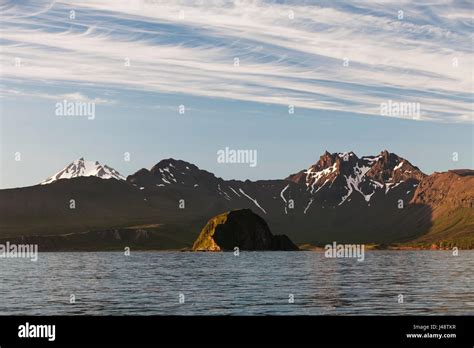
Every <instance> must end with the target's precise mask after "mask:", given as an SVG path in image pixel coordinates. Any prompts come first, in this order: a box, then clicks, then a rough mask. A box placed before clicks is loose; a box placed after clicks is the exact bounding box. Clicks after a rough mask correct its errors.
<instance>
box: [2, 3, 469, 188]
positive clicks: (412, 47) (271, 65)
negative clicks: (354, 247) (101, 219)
mask: <svg viewBox="0 0 474 348" xmlns="http://www.w3.org/2000/svg"><path fill="white" fill-rule="evenodd" d="M1 4H2V5H1V7H0V8H1V16H0V20H1V21H2V23H3V25H2V28H1V29H0V30H1V31H0V33H1V36H0V44H1V55H0V57H1V59H0V63H1V75H2V84H1V86H0V95H1V98H0V103H1V139H0V146H1V166H2V167H1V174H2V175H1V182H0V187H1V188H7V187H18V186H28V185H33V184H36V183H38V182H40V181H42V180H43V179H45V178H46V177H48V176H50V175H51V174H53V173H55V172H57V171H59V170H60V169H62V168H63V167H64V166H65V165H66V164H68V163H69V162H71V161H72V160H74V159H77V158H79V157H85V158H86V159H89V160H98V161H100V162H101V163H106V164H108V165H110V166H112V167H114V168H115V169H117V170H119V171H120V172H121V173H122V174H124V175H128V174H131V173H133V172H134V171H136V170H138V169H140V168H142V167H146V168H150V167H151V166H152V165H154V164H155V163H156V162H158V161H159V160H161V159H163V158H169V157H173V158H179V159H183V160H187V161H189V162H192V163H195V164H196V165H198V166H199V167H201V168H203V169H206V170H209V171H212V172H213V173H215V174H216V175H217V176H221V177H224V178H226V179H231V178H235V179H252V180H254V179H266V178H282V177H285V176H287V175H288V174H290V173H293V172H296V171H298V170H300V169H303V168H307V167H308V166H309V165H311V164H313V163H314V162H315V161H316V160H317V159H318V158H319V156H320V155H321V154H322V153H323V152H324V151H325V150H326V149H327V150H329V151H330V152H344V151H349V150H352V151H354V152H356V154H358V155H359V156H362V155H372V154H374V155H375V154H377V153H379V152H380V151H381V150H383V149H388V150H389V151H391V152H395V153H397V154H399V155H400V156H402V157H405V158H406V159H408V160H409V161H410V162H412V163H413V164H414V165H417V166H418V167H420V169H421V170H423V171H424V172H426V173H431V172H433V171H443V170H447V169H452V168H472V167H473V113H472V71H473V52H472V51H473V48H472V39H473V36H472V35H473V34H472V31H473V30H472V29H473V24H472V18H471V16H472V6H470V5H469V2H467V1H466V2H464V1H453V2H452V1H442V0H439V1H435V2H434V3H431V4H430V6H426V5H423V4H422V3H417V2H415V3H413V2H412V1H406V2H405V1H382V2H377V3H374V2H368V1H350V2H343V1H337V2H330V1H318V2H311V1H215V2H211V1H204V2H200V1H158V0H144V1H138V0H136V1H135V0H128V1H114V2H113V5H111V3H110V2H107V1H101V0H91V1H80V2H79V1H77V2H76V1H68V2H61V1H56V2H51V1H35V2H28V1H21V2H10V1H6V2H2V3H1ZM70 11H74V16H75V18H73V19H71V18H70V16H71V12H70ZM400 11H402V12H400ZM236 58H237V59H238V63H239V64H238V65H236ZM18 62H20V63H18ZM125 62H130V65H129V66H125ZM15 63H16V65H15ZM65 99H66V100H68V101H78V102H90V103H94V104H95V107H96V112H95V114H96V116H95V118H94V119H93V120H88V119H87V118H84V117H58V116H56V115H55V105H56V103H58V102H61V101H63V100H65ZM388 100H392V101H394V102H408V103H419V105H420V110H421V113H420V115H419V117H417V118H414V117H412V115H398V116H396V117H393V116H392V117H387V116H383V115H381V114H380V105H381V103H386V102H387V101H388ZM179 105H184V106H185V108H186V112H185V113H184V114H179V112H178V107H179ZM289 105H294V107H295V113H294V114H289V113H288V106H289ZM225 147H229V148H233V149H255V150H257V153H258V165H257V166H256V167H255V168H252V167H249V166H248V165H246V164H225V165H223V164H219V163H217V161H216V157H217V156H216V153H217V151H218V150H219V149H223V148H225ZM17 152H20V153H21V161H15V153H17ZM125 152H129V153H130V155H131V161H130V162H126V161H124V153H125ZM453 152H457V153H458V161H457V162H455V161H453Z"/></svg>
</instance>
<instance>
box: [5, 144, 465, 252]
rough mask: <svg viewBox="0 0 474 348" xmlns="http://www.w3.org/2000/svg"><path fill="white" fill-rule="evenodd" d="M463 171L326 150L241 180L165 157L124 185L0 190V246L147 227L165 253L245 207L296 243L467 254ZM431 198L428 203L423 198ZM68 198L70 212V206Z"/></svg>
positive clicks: (95, 180) (78, 183) (74, 183)
mask: <svg viewBox="0 0 474 348" xmlns="http://www.w3.org/2000/svg"><path fill="white" fill-rule="evenodd" d="M471 172H473V171H470V170H466V169H464V170H453V171H450V172H443V173H441V174H439V175H441V179H439V178H438V179H436V180H435V179H433V178H436V176H437V175H438V173H435V174H432V175H426V174H424V173H423V172H421V171H420V170H419V169H418V167H416V166H414V165H412V164H411V163H410V162H409V161H407V160H406V159H404V158H402V157H399V156H397V155H396V154H392V153H389V152H388V151H386V150H385V151H382V152H381V153H380V154H379V155H376V156H362V157H360V158H359V157H357V155H355V153H353V152H346V153H332V154H331V153H329V152H327V151H326V152H325V153H324V154H323V155H322V156H321V157H320V158H319V160H318V161H317V162H316V163H315V164H313V165H311V166H309V167H308V168H307V169H303V170H301V171H299V172H297V173H295V174H291V175H289V176H287V177H286V178H283V179H271V180H257V181H250V180H245V181H242V180H224V179H222V178H219V177H216V176H215V175H214V174H213V173H210V172H208V171H206V170H203V169H200V168H199V167H197V166H196V165H194V164H192V163H189V162H186V161H182V160H175V159H172V158H169V159H163V160H161V161H159V162H157V163H156V164H155V165H153V166H152V167H151V168H150V169H146V168H142V169H139V170H137V171H136V172H135V173H133V174H131V175H129V176H127V178H126V180H119V179H115V180H112V179H107V180H105V179H101V178H99V177H94V176H79V177H74V178H71V179H67V180H56V181H54V182H52V183H51V184H48V185H36V186H30V187H25V188H17V189H7V190H0V214H1V218H2V224H1V225H0V238H1V237H2V236H3V237H8V236H27V235H46V234H48V235H49V234H58V233H65V232H70V233H76V232H87V231H101V230H102V231H103V230H110V229H114V228H127V229H128V228H132V227H133V226H136V225H146V226H155V227H153V228H152V229H153V230H152V231H149V232H150V236H154V237H153V238H158V237H157V236H166V238H167V239H166V245H168V246H169V245H170V243H171V244H172V242H170V240H169V239H170V238H171V239H172V240H173V238H178V237H179V238H178V239H176V243H177V244H176V246H177V247H178V246H183V243H184V244H185V245H189V244H190V243H192V241H193V240H195V237H196V234H197V233H198V232H199V231H200V229H201V228H202V227H203V225H204V224H205V223H206V222H207V221H208V220H209V217H211V216H216V215H218V214H220V213H222V212H225V211H231V210H234V209H252V210H253V211H254V212H255V213H257V214H260V215H261V216H262V217H264V218H265V220H267V221H268V223H269V224H270V225H271V228H272V230H274V231H275V232H276V233H278V234H287V235H288V236H289V237H290V238H291V239H292V240H293V241H295V242H296V243H310V244H314V245H320V244H323V243H326V242H331V241H334V240H338V241H347V242H359V243H382V244H387V243H404V242H407V241H413V240H419V241H420V243H428V242H430V243H431V242H436V243H437V242H438V241H443V242H445V243H458V244H462V243H465V245H468V246H470V245H471V244H470V243H471V239H470V238H471V237H470V236H471V235H472V234H473V233H474V228H473V227H472V225H471V218H472V216H473V213H472V211H473V210H472V198H471V196H469V194H471V191H470V190H469V189H468V188H465V186H469V185H472V178H473V176H472V175H471V174H470V173H471ZM454 181H459V182H458V183H457V184H456V185H454V186H453V188H455V189H452V190H447V191H443V190H444V188H446V187H448V186H449V187H451V186H450V185H451V184H452V182H454ZM448 184H449V185H448ZM420 185H422V187H421V188H420ZM439 192H442V193H443V196H442V197H445V198H444V200H445V201H446V202H444V203H443V200H441V201H440V199H439V197H441V196H439V197H438V196H437V195H438V194H439ZM465 193H467V194H468V195H467V196H466V195H465ZM432 194H433V195H434V196H433V197H435V198H436V199H434V198H433V199H430V200H426V199H422V197H431V196H430V195H432ZM472 195H473V196H474V193H473V194H472ZM71 199H74V201H75V204H76V206H77V208H76V209H75V210H72V209H70V208H69V202H70V200H71ZM440 202H441V203H440ZM158 225H159V226H160V227H159V228H158V227H156V226H158ZM452 225H455V228H453V227H452ZM433 231H434V232H433ZM435 232H436V233H435ZM433 233H434V235H433ZM423 236H427V238H425V239H420V238H422V237H423ZM160 238H161V237H160ZM453 238H454V239H453ZM472 243H473V244H472V245H473V246H474V241H472ZM157 244H159V242H157V243H155V244H153V245H157ZM462 245H464V244H462Z"/></svg>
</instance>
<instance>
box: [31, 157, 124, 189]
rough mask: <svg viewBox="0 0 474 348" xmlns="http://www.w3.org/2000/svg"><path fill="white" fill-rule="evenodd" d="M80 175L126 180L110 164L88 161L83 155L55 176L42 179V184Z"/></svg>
mask: <svg viewBox="0 0 474 348" xmlns="http://www.w3.org/2000/svg"><path fill="white" fill-rule="evenodd" d="M80 176H95V177H98V178H101V179H117V180H125V177H124V176H122V175H121V174H120V173H119V172H118V171H116V170H115V169H113V168H111V167H109V166H108V165H102V164H100V163H99V162H97V161H95V162H94V161H86V160H84V158H82V157H81V158H79V159H78V160H75V161H74V162H72V163H70V164H69V165H67V166H66V167H65V168H64V169H62V170H61V171H59V172H57V173H56V174H54V175H53V176H51V177H49V178H47V179H46V180H44V181H42V182H41V183H40V184H41V185H45V184H51V183H52V182H54V181H56V180H60V179H72V178H77V177H80Z"/></svg>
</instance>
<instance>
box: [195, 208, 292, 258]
mask: <svg viewBox="0 0 474 348" xmlns="http://www.w3.org/2000/svg"><path fill="white" fill-rule="evenodd" d="M235 247H238V248H239V249H240V250H274V251H276V250H284V251H297V250H299V249H298V247H297V246H296V245H295V244H293V242H292V241H291V240H290V239H289V238H288V237H287V236H286V235H276V236H274V235H273V234H272V233H271V232H270V228H269V227H268V225H267V223H266V221H265V220H264V219H263V218H261V217H260V216H258V215H257V214H255V213H254V212H252V210H250V209H239V210H232V211H229V212H225V213H222V214H219V215H217V216H214V217H213V218H211V219H210V220H209V221H208V222H207V224H206V226H204V228H203V229H202V231H201V233H200V234H199V236H198V238H197V239H196V241H195V242H194V245H193V248H192V250H193V251H231V250H234V248H235Z"/></svg>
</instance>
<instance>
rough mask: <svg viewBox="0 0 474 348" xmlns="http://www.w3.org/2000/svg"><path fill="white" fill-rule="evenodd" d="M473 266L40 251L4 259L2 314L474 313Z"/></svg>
mask: <svg viewBox="0 0 474 348" xmlns="http://www.w3.org/2000/svg"><path fill="white" fill-rule="evenodd" d="M473 270H474V251H460V253H459V256H457V257H455V256H453V255H452V253H451V252H449V251H366V253H365V260H364V261H362V262H359V261H357V259H328V258H325V257H324V254H323V253H321V252H309V251H308V252H245V251H242V252H241V253H240V255H239V256H234V254H233V253H190V252H133V251H132V253H131V255H130V256H125V255H124V253H122V252H74V253H69V252H67V253H40V254H39V258H38V261H37V262H31V261H30V260H28V259H0V314H1V315H20V314H22V315H81V314H89V315H377V314H381V315H383V314H385V315H401V314H403V315H419V314H423V315H473V314H474V272H473ZM71 295H74V296H75V303H73V304H71V303H70V298H71ZM400 295H402V297H400ZM291 299H293V300H294V301H291ZM401 300H402V301H401ZM290 302H293V303H290ZM400 302H402V303H400Z"/></svg>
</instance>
